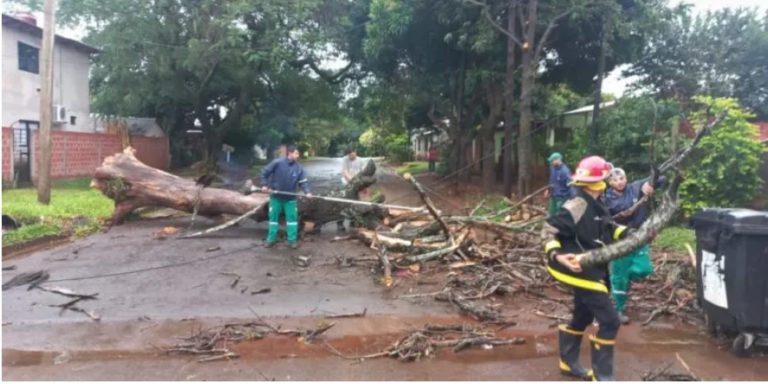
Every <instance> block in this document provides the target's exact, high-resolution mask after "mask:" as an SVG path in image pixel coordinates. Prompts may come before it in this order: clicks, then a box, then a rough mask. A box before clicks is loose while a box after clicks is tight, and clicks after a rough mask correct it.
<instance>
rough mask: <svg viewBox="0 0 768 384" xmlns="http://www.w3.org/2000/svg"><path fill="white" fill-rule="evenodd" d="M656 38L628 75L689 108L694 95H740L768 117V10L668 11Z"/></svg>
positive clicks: (655, 32) (679, 8)
mask: <svg viewBox="0 0 768 384" xmlns="http://www.w3.org/2000/svg"><path fill="white" fill-rule="evenodd" d="M650 38H651V41H650V42H649V44H647V45H646V46H645V48H644V50H643V53H642V56H641V58H640V60H638V61H637V62H636V63H635V64H634V65H633V66H632V67H631V68H630V69H629V70H628V71H626V74H627V75H637V76H639V77H640V81H639V82H638V84H637V85H638V86H639V87H641V88H646V89H650V90H651V91H653V92H654V93H656V94H657V95H659V96H662V97H673V98H676V99H677V100H679V101H681V102H682V103H683V106H684V107H685V106H686V105H687V104H688V101H689V100H690V99H691V97H692V96H693V95H696V94H707V95H712V96H731V97H736V98H737V99H738V100H739V101H740V102H741V103H742V104H743V105H744V106H746V107H748V108H750V109H751V110H752V111H754V112H755V113H756V115H757V118H759V119H766V118H768V107H767V105H768V65H766V64H765V63H766V62H768V12H767V13H766V14H764V15H762V16H761V15H760V14H759V13H757V12H756V11H755V10H753V9H746V8H736V9H730V8H725V9H722V10H718V11H714V12H707V13H705V14H701V15H699V16H695V17H694V16H693V15H692V11H691V9H690V7H689V6H683V5H681V6H677V7H675V8H671V9H667V10H664V12H662V13H661V15H660V22H659V23H658V26H657V28H654V29H653V34H652V36H651V37H650Z"/></svg>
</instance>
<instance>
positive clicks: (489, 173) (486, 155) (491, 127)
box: [480, 83, 504, 192]
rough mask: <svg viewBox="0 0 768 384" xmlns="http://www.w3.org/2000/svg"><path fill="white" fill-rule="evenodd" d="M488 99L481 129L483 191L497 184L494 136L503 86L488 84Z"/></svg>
mask: <svg viewBox="0 0 768 384" xmlns="http://www.w3.org/2000/svg"><path fill="white" fill-rule="evenodd" d="M486 100H487V101H488V117H487V118H486V119H485V121H484V122H483V127H482V129H481V131H480V139H481V140H482V151H481V152H480V156H481V159H482V164H483V177H482V180H483V191H485V192H491V191H493V189H494V185H495V184H496V156H495V152H496V142H495V140H494V138H495V135H496V126H497V125H498V124H499V118H500V117H501V110H502V107H503V105H504V103H503V100H502V91H501V88H500V87H499V86H498V85H495V84H493V83H490V84H487V85H486Z"/></svg>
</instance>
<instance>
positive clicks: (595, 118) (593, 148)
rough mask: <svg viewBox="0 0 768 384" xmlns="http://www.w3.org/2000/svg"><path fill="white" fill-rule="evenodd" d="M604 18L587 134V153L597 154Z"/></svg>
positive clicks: (603, 70)
mask: <svg viewBox="0 0 768 384" xmlns="http://www.w3.org/2000/svg"><path fill="white" fill-rule="evenodd" d="M605 44H606V43H605V17H602V18H601V20H600V53H599V56H598V60H597V82H596V83H595V105H594V106H593V107H592V127H591V130H590V132H589V152H590V153H591V154H597V153H598V152H597V151H598V149H597V148H598V144H597V136H598V124H599V120H600V103H601V102H602V96H603V95H602V92H603V76H604V75H605Z"/></svg>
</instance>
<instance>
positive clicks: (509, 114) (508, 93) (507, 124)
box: [501, 0, 517, 197]
mask: <svg viewBox="0 0 768 384" xmlns="http://www.w3.org/2000/svg"><path fill="white" fill-rule="evenodd" d="M516 19H517V0H509V4H508V5H507V31H509V32H510V33H513V34H514V33H515V21H516ZM504 102H505V107H504V147H503V148H502V153H503V155H504V157H503V158H502V159H501V161H502V164H503V165H502V172H503V178H504V196H507V197H509V196H510V195H512V177H513V172H514V171H513V165H514V164H513V160H512V159H513V153H514V148H515V147H516V145H514V144H513V143H512V136H513V134H514V124H513V123H512V121H513V119H514V107H515V41H514V40H512V39H511V38H509V37H508V38H507V72H506V78H505V80H504Z"/></svg>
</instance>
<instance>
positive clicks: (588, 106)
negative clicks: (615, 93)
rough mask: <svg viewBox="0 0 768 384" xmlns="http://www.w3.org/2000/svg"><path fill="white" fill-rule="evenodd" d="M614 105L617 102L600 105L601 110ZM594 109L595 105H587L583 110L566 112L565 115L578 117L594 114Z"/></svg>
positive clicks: (577, 109)
mask: <svg viewBox="0 0 768 384" xmlns="http://www.w3.org/2000/svg"><path fill="white" fill-rule="evenodd" d="M614 104H616V101H606V102H604V103H600V108H601V109H602V108H606V107H610V106H611V105H614ZM592 109H594V104H592V105H586V106H583V107H581V108H576V109H574V110H571V111H567V112H564V113H563V115H576V114H579V113H586V112H592Z"/></svg>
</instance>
